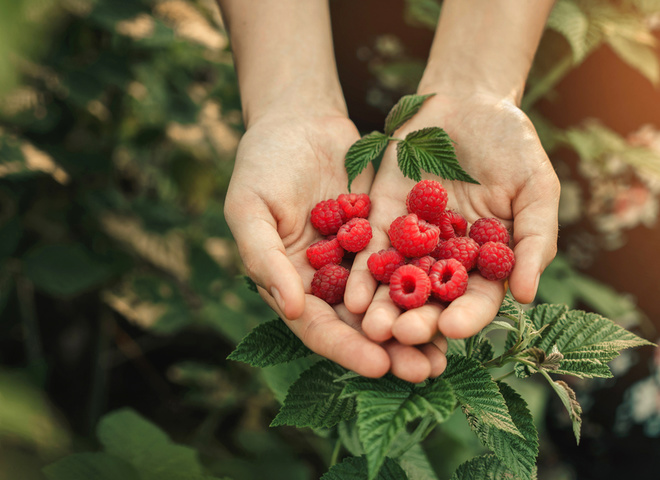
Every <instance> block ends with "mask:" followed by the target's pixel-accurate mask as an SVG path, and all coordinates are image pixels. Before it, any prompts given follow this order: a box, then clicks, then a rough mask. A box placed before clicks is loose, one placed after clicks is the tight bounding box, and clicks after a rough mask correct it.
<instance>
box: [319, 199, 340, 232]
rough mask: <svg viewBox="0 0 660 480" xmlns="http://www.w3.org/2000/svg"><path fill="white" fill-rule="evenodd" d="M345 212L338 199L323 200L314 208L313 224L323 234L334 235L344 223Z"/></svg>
mask: <svg viewBox="0 0 660 480" xmlns="http://www.w3.org/2000/svg"><path fill="white" fill-rule="evenodd" d="M343 214H344V212H343V210H342V209H341V207H340V206H339V202H337V200H333V199H330V200H323V201H321V202H319V203H317V204H316V206H315V207H314V208H312V214H311V217H312V218H311V219H312V225H314V228H316V229H317V230H318V231H319V232H321V235H334V234H335V233H337V231H338V230H339V227H341V226H342V225H343V224H344V215H343Z"/></svg>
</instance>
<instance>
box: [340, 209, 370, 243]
mask: <svg viewBox="0 0 660 480" xmlns="http://www.w3.org/2000/svg"><path fill="white" fill-rule="evenodd" d="M371 237H372V233H371V224H370V223H369V220H367V219H366V218H358V217H356V218H351V219H350V220H349V221H348V222H346V223H345V224H343V225H342V226H341V227H340V228H339V231H338V232H337V240H339V245H341V246H342V247H343V248H344V250H347V251H349V252H359V251H360V250H364V248H365V247H366V246H367V245H368V244H369V240H371Z"/></svg>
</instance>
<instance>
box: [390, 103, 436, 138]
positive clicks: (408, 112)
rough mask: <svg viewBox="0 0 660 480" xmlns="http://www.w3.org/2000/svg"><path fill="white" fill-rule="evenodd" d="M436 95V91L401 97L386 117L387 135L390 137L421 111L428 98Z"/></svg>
mask: <svg viewBox="0 0 660 480" xmlns="http://www.w3.org/2000/svg"><path fill="white" fill-rule="evenodd" d="M434 95H435V93H431V94H428V95H405V96H403V97H401V99H400V100H399V101H398V102H397V103H396V105H394V107H392V110H390V113H388V114H387V117H386V118H385V135H387V136H388V137H389V136H391V135H392V134H393V133H394V132H395V131H396V130H397V129H398V128H399V127H401V126H402V125H403V124H404V123H406V122H407V121H408V120H410V119H411V118H412V117H413V115H415V114H416V113H417V112H418V111H419V109H420V108H421V107H422V104H423V103H424V101H426V99H427V98H429V97H432V96H434Z"/></svg>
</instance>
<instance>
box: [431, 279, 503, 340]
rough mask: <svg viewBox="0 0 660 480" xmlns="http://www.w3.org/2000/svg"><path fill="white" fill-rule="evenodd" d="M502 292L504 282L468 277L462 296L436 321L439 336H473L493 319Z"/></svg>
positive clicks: (500, 300)
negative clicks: (440, 334)
mask: <svg viewBox="0 0 660 480" xmlns="http://www.w3.org/2000/svg"><path fill="white" fill-rule="evenodd" d="M505 293H506V288H505V287H504V282H494V281H491V280H486V279H485V278H484V277H482V276H481V275H480V274H478V273H473V274H471V275H470V278H469V280H468V287H467V290H466V291H465V293H464V294H463V295H462V296H460V297H458V298H457V299H456V300H454V301H452V302H451V303H450V304H449V306H448V307H447V308H446V309H445V310H444V311H443V312H442V314H441V315H440V319H439V320H438V329H439V330H440V333H442V334H443V335H445V336H446V337H448V338H467V337H471V336H472V335H475V334H477V333H478V332H479V331H480V330H481V329H482V328H484V327H485V326H486V325H488V324H489V323H490V322H491V321H492V320H493V318H495V316H496V315H497V312H498V311H499V308H500V305H502V300H503V299H504V294H505Z"/></svg>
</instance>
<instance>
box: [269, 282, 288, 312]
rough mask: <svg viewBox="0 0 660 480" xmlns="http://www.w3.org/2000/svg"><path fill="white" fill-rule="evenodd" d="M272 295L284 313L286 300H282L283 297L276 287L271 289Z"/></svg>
mask: <svg viewBox="0 0 660 480" xmlns="http://www.w3.org/2000/svg"><path fill="white" fill-rule="evenodd" d="M270 294H271V295H272V296H273V298H274V299H275V302H276V303H277V306H278V307H280V310H281V311H282V313H284V307H285V304H284V299H283V298H282V295H281V294H280V291H279V290H278V289H277V288H276V287H270Z"/></svg>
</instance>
